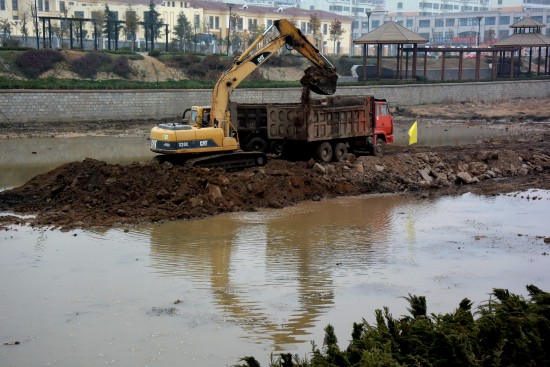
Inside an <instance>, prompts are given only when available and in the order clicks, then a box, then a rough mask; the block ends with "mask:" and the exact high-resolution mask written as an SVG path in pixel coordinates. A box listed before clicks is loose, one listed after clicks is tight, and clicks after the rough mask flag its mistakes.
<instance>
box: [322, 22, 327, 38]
mask: <svg viewBox="0 0 550 367" xmlns="http://www.w3.org/2000/svg"><path fill="white" fill-rule="evenodd" d="M323 34H324V35H325V36H326V35H327V34H328V24H323Z"/></svg>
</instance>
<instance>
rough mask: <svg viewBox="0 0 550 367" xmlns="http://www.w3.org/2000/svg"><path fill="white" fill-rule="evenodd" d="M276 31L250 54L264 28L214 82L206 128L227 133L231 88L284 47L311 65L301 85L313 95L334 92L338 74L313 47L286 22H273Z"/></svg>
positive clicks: (261, 38) (261, 37) (284, 20)
mask: <svg viewBox="0 0 550 367" xmlns="http://www.w3.org/2000/svg"><path fill="white" fill-rule="evenodd" d="M273 26H275V27H276V28H277V30H278V31H279V36H278V37H276V38H275V39H273V40H272V41H270V42H269V43H267V44H266V45H265V46H263V47H261V48H260V49H258V50H257V51H255V52H253V50H254V48H255V47H256V46H257V45H258V44H259V43H260V42H261V41H263V40H264V38H265V35H266V34H267V33H268V32H269V31H270V30H271V27H270V28H268V29H267V30H266V31H265V32H264V34H262V35H260V36H259V37H258V38H257V39H256V40H255V41H254V42H253V43H252V44H251V45H250V46H249V47H248V49H246V50H245V51H244V52H243V53H242V54H241V55H240V56H239V57H238V58H237V59H236V60H235V62H234V63H233V65H232V66H231V68H229V70H227V71H226V72H225V73H224V75H222V77H221V78H220V79H219V80H218V81H217V83H216V85H215V87H214V92H213V93H212V105H211V106H212V112H211V116H210V125H211V126H214V125H220V124H221V126H223V127H224V130H226V131H227V132H229V128H230V127H229V122H228V121H227V118H228V115H227V109H228V108H227V107H228V105H229V96H230V95H231V93H232V92H233V90H235V88H236V87H237V86H238V85H239V84H240V83H241V82H242V81H243V80H244V79H245V78H246V77H247V76H248V75H250V74H251V73H252V72H253V71H254V70H255V69H256V68H258V66H260V65H261V64H263V63H264V62H265V61H267V60H268V59H269V58H270V57H271V56H273V55H274V54H275V52H277V51H278V50H279V49H280V48H281V47H283V46H284V45H285V44H286V45H288V46H289V47H292V48H293V49H294V50H296V51H298V52H299V53H300V54H302V55H303V56H304V57H306V58H307V59H308V60H309V61H311V63H312V64H313V65H314V66H313V67H309V68H308V69H306V75H304V77H303V78H302V79H301V80H300V82H301V83H302V85H303V86H305V87H308V88H309V89H310V90H311V91H313V92H314V93H317V94H322V95H330V94H334V92H335V91H336V82H337V80H338V75H337V74H336V69H335V68H334V66H333V65H332V64H331V63H330V61H328V60H327V58H325V57H324V56H323V54H322V53H321V52H319V50H317V48H316V47H315V46H314V45H312V44H311V42H310V41H309V40H308V39H307V38H306V37H305V36H304V35H303V34H302V32H301V31H300V30H299V29H298V28H296V27H295V26H294V25H293V24H292V23H291V22H289V21H288V20H287V19H279V20H276V21H274V22H273Z"/></svg>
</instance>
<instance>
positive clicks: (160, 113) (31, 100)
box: [0, 80, 550, 124]
mask: <svg viewBox="0 0 550 367" xmlns="http://www.w3.org/2000/svg"><path fill="white" fill-rule="evenodd" d="M211 93H212V91H211V90H198V89H190V90H121V91H81V90H71V91H60V90H55V91H49V90H41V91H36V90H1V91H0V123H3V124H6V123H21V122H30V121H38V122H55V121H64V122H68V121H98V120H136V119H138V120H143V119H158V120H164V119H166V120H173V119H176V118H177V117H178V116H180V115H181V113H182V112H183V109H184V107H187V106H190V105H209V104H210V97H211ZM300 95H301V89H300V88H285V89H280V88H269V89H244V88H241V89H237V90H236V91H235V92H234V93H233V96H232V97H231V100H232V101H235V102H243V103H270V102H271V103H296V102H299V100H300ZM336 95H374V96H376V97H379V98H386V99H387V100H388V101H389V102H390V103H391V104H394V105H400V106H407V105H415V104H426V103H442V102H461V101H468V100H484V101H494V100H499V99H510V98H548V97H550V81H546V80H535V81H499V82H480V83H449V84H413V85H411V84H407V85H388V86H380V85H377V86H372V87H368V86H340V87H338V90H337V92H336Z"/></svg>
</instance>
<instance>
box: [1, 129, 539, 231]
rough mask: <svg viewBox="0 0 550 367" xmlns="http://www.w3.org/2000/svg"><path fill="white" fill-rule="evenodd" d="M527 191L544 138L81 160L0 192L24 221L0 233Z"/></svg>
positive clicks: (5, 221) (9, 220)
mask: <svg viewBox="0 0 550 367" xmlns="http://www.w3.org/2000/svg"><path fill="white" fill-rule="evenodd" d="M531 188H538V189H550V133H549V132H540V133H538V134H536V135H532V136H529V137H522V138H506V139H494V140H488V141H484V142H483V143H481V144H472V145H463V146H459V147H450V146H446V147H445V146H443V147H434V148H430V147H422V146H412V147H397V146H395V147H391V148H389V149H388V152H387V154H386V155H385V156H383V157H374V156H361V157H358V158H356V157H355V156H353V155H348V159H347V160H345V161H344V162H339V163H330V164H325V165H321V164H319V163H318V162H314V161H309V162H288V161H285V160H282V159H277V158H272V159H270V160H269V162H268V164H267V165H266V166H264V167H256V168H249V169H245V170H242V171H237V172H226V171H224V170H222V169H212V168H210V169H207V168H184V167H182V166H178V165H174V164H172V163H169V162H164V163H159V162H156V161H151V162H147V163H134V164H131V165H117V164H108V163H106V162H102V161H97V160H92V159H86V160H84V161H82V162H73V163H68V164H65V165H63V166H60V167H58V168H56V169H54V170H52V171H50V172H48V173H45V174H42V175H39V176H36V177H35V178H33V179H31V180H30V181H29V182H27V183H26V184H24V185H23V186H21V187H18V188H14V189H12V190H8V191H4V192H0V211H1V212H11V213H17V214H32V215H33V216H32V217H20V216H13V215H4V216H2V217H0V225H3V226H7V225H9V224H14V223H17V224H25V223H26V224H30V225H35V226H52V227H60V228H64V229H70V228H75V227H79V228H86V227H93V226H102V227H110V226H113V225H118V224H136V223H143V222H159V221H165V220H181V219H193V218H202V217H206V216H211V215H216V214H220V213H226V212H236V211H253V210H257V209H259V208H282V207H286V206H290V205H293V204H295V203H298V202H300V201H303V200H322V199H325V198H333V197H336V196H341V195H360V194H370V193H408V194H414V195H419V196H420V197H429V196H438V195H446V194H459V193H463V192H466V191H472V192H476V193H482V194H496V193H504V192H511V191H516V190H525V189H531ZM531 199H536V197H533V198H531Z"/></svg>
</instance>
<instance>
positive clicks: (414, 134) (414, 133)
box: [409, 121, 418, 145]
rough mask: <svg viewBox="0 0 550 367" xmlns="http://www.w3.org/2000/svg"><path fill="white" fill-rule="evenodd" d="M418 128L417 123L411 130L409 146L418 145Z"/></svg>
mask: <svg viewBox="0 0 550 367" xmlns="http://www.w3.org/2000/svg"><path fill="white" fill-rule="evenodd" d="M417 135H418V127H417V126H416V121H415V122H414V124H413V125H412V126H411V128H410V129H409V145H412V144H416V142H417V138H418V136H417Z"/></svg>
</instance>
